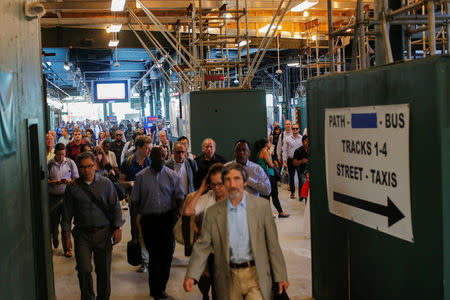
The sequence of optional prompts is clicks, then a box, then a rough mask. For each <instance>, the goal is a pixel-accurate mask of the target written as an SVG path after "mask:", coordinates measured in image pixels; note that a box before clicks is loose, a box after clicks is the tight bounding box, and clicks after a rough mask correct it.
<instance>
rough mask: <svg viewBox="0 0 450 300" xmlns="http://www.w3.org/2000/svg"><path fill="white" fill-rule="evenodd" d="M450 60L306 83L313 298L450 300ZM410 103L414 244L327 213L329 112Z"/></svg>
mask: <svg viewBox="0 0 450 300" xmlns="http://www.w3.org/2000/svg"><path fill="white" fill-rule="evenodd" d="M449 87H450V58H449V57H430V58H427V59H422V60H417V61H411V62H406V63H402V64H395V65H390V66H383V67H378V68H374V69H370V70H365V71H360V72H351V73H343V74H336V75H331V76H324V77H320V78H315V79H312V80H310V81H308V84H307V95H308V101H307V104H308V122H309V134H310V136H311V139H310V147H311V150H310V157H311V159H310V163H311V170H312V172H311V223H312V224H311V230H312V255H313V256H312V261H313V263H312V266H313V293H314V297H315V298H316V299H318V300H323V299H339V300H341V299H349V296H350V297H351V299H368V300H370V299H374V300H375V299H450V294H449V291H450V287H449V280H450V277H449V275H450V261H449V255H450V251H449V250H450V234H449V230H450V226H449V225H450V204H449V190H448V189H449V188H448V185H449V184H448V182H449V181H448V179H449V174H448V172H449V171H448V170H449V168H450V165H449V162H450V161H449V154H448V145H449V131H448V123H449V118H450V113H449V106H448V104H447V103H448V100H449V98H448V97H449ZM402 103H409V104H410V185H411V210H412V222H413V233H414V243H409V242H406V241H404V240H401V239H398V238H395V237H392V236H390V235H387V234H384V233H381V232H378V231H376V230H373V229H370V228H368V227H365V226H363V225H360V224H356V223H353V222H351V221H348V220H345V219H341V218H339V217H337V216H334V215H332V214H330V213H329V210H328V200H327V192H326V178H325V152H324V151H325V150H324V149H325V145H324V138H325V136H324V134H325V131H324V123H325V121H324V109H325V108H338V107H356V106H370V105H387V104H402Z"/></svg>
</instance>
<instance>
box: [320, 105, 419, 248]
mask: <svg viewBox="0 0 450 300" xmlns="http://www.w3.org/2000/svg"><path fill="white" fill-rule="evenodd" d="M325 160H326V176H327V190H328V206H329V209H330V212H331V213H332V214H335V215H337V216H340V217H342V218H346V219H349V220H352V221H354V222H357V223H360V224H363V225H365V226H368V227H371V228H374V229H376V230H379V231H382V232H385V233H387V234H390V235H393V236H395V237H398V238H401V239H404V240H407V241H410V242H413V241H414V237H413V232H412V220H411V194H410V176H409V105H408V104H401V105H383V106H365V107H347V108H335V109H326V110H325Z"/></svg>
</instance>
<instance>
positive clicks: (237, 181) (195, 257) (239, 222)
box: [183, 163, 289, 300]
mask: <svg viewBox="0 0 450 300" xmlns="http://www.w3.org/2000/svg"><path fill="white" fill-rule="evenodd" d="M222 179H223V183H224V184H225V188H226V189H227V192H228V199H227V200H225V201H221V202H218V203H216V204H215V205H213V206H211V207H210V208H208V211H207V213H206V216H205V220H204V222H203V226H202V234H201V236H200V239H199V240H197V242H196V243H195V244H194V248H193V252H192V256H191V259H190V261H189V266H188V269H187V271H186V277H185V280H184V284H183V286H184V289H185V290H186V291H188V292H189V291H191V290H192V287H193V285H194V283H195V282H196V281H198V280H199V278H200V275H201V274H202V271H203V269H204V267H205V264H206V261H207V258H208V256H209V254H210V253H211V252H212V251H213V252H214V269H215V270H218V271H217V272H215V273H214V274H213V275H214V284H215V287H214V288H215V291H216V295H217V299H218V300H243V299H246V300H263V299H264V300H270V299H271V288H272V282H277V285H278V292H280V293H281V292H282V291H283V289H284V290H286V289H287V288H288V286H289V282H288V280H287V273H286V264H285V261H284V258H283V253H282V252H281V248H280V245H279V242H278V233H277V229H276V226H275V222H274V220H273V217H272V212H271V209H270V204H269V202H267V201H261V199H260V198H259V197H257V196H254V195H252V194H250V193H248V192H246V191H245V186H246V185H247V182H248V174H247V172H246V170H245V168H244V167H243V166H242V165H241V164H238V163H233V164H230V165H228V166H227V167H226V168H225V169H224V171H223V172H222ZM219 270H220V271H219Z"/></svg>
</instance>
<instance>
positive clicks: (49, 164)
mask: <svg viewBox="0 0 450 300" xmlns="http://www.w3.org/2000/svg"><path fill="white" fill-rule="evenodd" d="M54 165H55V160H54V159H52V160H50V161H49V163H48V165H47V168H48V175H49V176H50V171H51V170H52V168H53V166H54Z"/></svg>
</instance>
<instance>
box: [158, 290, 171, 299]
mask: <svg viewBox="0 0 450 300" xmlns="http://www.w3.org/2000/svg"><path fill="white" fill-rule="evenodd" d="M167 298H169V295H167V293H166V292H165V291H162V292H161V294H160V295H159V299H167Z"/></svg>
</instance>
